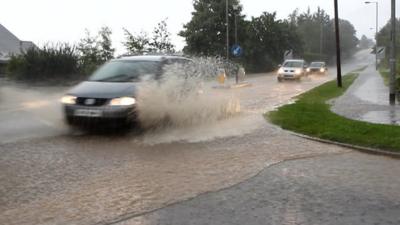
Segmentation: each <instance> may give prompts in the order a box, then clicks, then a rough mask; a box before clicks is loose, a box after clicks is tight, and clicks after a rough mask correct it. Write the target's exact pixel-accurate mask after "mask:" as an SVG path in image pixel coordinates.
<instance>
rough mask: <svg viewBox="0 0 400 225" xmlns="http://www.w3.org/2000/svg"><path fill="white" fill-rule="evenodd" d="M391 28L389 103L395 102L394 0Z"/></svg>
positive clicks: (394, 1) (394, 3) (393, 2)
mask: <svg viewBox="0 0 400 225" xmlns="http://www.w3.org/2000/svg"><path fill="white" fill-rule="evenodd" d="M391 21H392V23H391V25H392V30H391V32H390V36H391V37H390V39H391V51H390V94H389V102H390V104H391V105H394V104H395V103H396V0H392V18H391Z"/></svg>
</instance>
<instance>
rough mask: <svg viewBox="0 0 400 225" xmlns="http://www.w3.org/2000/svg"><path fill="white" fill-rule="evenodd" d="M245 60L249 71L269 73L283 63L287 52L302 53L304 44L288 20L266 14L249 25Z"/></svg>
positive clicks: (254, 19)
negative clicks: (290, 50)
mask: <svg viewBox="0 0 400 225" xmlns="http://www.w3.org/2000/svg"><path fill="white" fill-rule="evenodd" d="M246 34H247V36H246V41H245V45H244V49H246V50H245V53H244V58H245V59H244V60H245V63H246V65H247V67H248V70H249V71H268V70H271V69H273V68H275V67H276V65H278V64H279V63H281V62H282V59H283V54H284V52H285V50H289V49H292V50H294V53H295V54H296V55H300V54H301V53H302V43H301V41H300V37H299V36H298V34H297V32H296V31H295V30H292V28H291V24H290V22H289V21H288V20H278V19H276V13H267V12H264V13H263V14H262V15H261V16H259V17H252V19H251V21H250V22H249V23H248V26H247V31H246Z"/></svg>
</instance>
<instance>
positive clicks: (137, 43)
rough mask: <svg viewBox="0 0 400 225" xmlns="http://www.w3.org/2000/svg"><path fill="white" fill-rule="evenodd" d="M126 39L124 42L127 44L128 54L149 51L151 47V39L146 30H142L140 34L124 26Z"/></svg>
mask: <svg viewBox="0 0 400 225" xmlns="http://www.w3.org/2000/svg"><path fill="white" fill-rule="evenodd" d="M123 30H124V34H125V39H126V41H125V42H123V43H122V44H123V45H124V46H125V48H126V50H127V52H128V54H131V55H134V54H143V53H144V52H147V51H149V48H150V45H149V43H150V39H149V37H148V35H147V33H145V32H144V31H141V32H140V33H139V34H136V35H134V34H132V33H131V32H129V31H128V30H127V29H126V28H123Z"/></svg>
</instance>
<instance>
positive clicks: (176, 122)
mask: <svg viewBox="0 0 400 225" xmlns="http://www.w3.org/2000/svg"><path fill="white" fill-rule="evenodd" d="M226 65H227V64H226V63H224V61H223V60H221V59H218V58H196V59H194V60H193V61H192V62H191V63H188V64H173V65H168V66H166V67H165V69H164V72H163V75H162V78H161V80H147V81H144V82H142V84H141V85H140V87H139V92H138V96H137V101H138V113H139V121H140V124H141V125H142V126H143V127H144V128H152V127H153V128H154V127H159V126H168V127H171V126H174V127H185V126H193V125H198V124H204V123H212V122H215V121H217V120H220V119H223V118H226V117H230V116H232V115H235V114H237V113H239V111H240V102H239V100H238V99H237V98H235V97H234V96H233V95H230V94H226V93H221V92H218V91H216V90H214V89H213V88H212V86H211V85H210V83H213V84H216V82H213V81H215V80H216V78H217V76H218V74H219V72H220V71H221V69H222V68H229V69H231V68H230V67H229V65H228V67H227V66H226ZM231 70H232V69H231Z"/></svg>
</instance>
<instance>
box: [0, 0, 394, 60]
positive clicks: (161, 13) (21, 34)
mask: <svg viewBox="0 0 400 225" xmlns="http://www.w3.org/2000/svg"><path fill="white" fill-rule="evenodd" d="M377 1H379V14H380V16H379V19H380V23H379V26H380V27H382V26H383V25H384V24H385V23H386V22H387V21H388V20H389V19H390V0H377ZM240 2H241V4H242V6H243V13H244V14H245V15H247V16H248V17H251V16H258V15H260V14H261V12H263V11H267V12H274V11H276V12H277V14H278V18H287V16H288V15H289V14H290V13H291V12H292V11H293V10H294V9H296V8H299V9H300V10H301V11H304V10H306V9H307V8H308V7H310V8H311V10H312V11H315V10H316V9H317V7H318V6H320V7H321V8H323V9H325V10H326V11H327V12H328V13H329V14H330V15H331V16H332V15H333V0H241V1H240ZM339 7H340V11H339V16H340V18H342V19H347V20H350V21H351V22H352V23H353V25H354V26H355V28H356V30H357V36H359V37H360V36H361V35H363V34H365V35H367V36H368V37H371V38H372V37H373V35H374V32H375V30H371V29H370V28H375V4H369V5H366V4H364V1H363V0H339ZM399 10H400V4H397V12H398V13H397V17H399ZM192 11H193V6H192V1H191V0H0V23H1V24H2V25H3V26H5V27H6V28H7V29H9V30H10V31H11V32H12V33H14V34H15V35H16V36H17V37H18V38H20V39H22V40H30V41H33V42H35V43H36V44H38V45H41V44H44V43H46V42H70V43H76V42H77V41H79V39H80V38H82V37H83V36H84V30H85V28H88V29H89V30H90V31H91V32H92V33H95V32H97V31H98V29H99V28H100V27H101V26H104V25H106V26H109V27H111V29H112V31H113V42H114V43H113V44H114V46H115V47H117V49H118V53H122V52H123V51H124V50H123V47H122V45H121V42H122V41H123V40H124V36H123V31H122V28H123V27H125V28H127V29H128V30H130V31H131V32H139V31H141V30H144V31H147V32H148V33H151V31H152V30H153V28H154V26H155V25H156V24H157V23H158V22H159V21H161V20H162V19H164V18H168V28H169V31H170V32H171V33H172V34H173V38H172V41H173V43H174V44H175V45H176V46H177V49H181V48H182V47H183V46H184V41H183V39H182V38H180V37H179V36H178V35H177V33H178V32H179V31H180V30H181V29H182V25H183V24H184V23H186V22H188V21H190V18H191V12H192Z"/></svg>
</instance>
